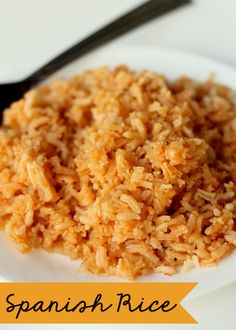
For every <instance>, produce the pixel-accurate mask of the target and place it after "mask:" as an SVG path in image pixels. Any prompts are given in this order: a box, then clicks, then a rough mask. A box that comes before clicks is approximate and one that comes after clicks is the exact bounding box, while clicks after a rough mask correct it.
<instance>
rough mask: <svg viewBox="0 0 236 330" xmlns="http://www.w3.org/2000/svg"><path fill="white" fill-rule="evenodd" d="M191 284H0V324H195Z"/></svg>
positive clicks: (192, 285)
mask: <svg viewBox="0 0 236 330" xmlns="http://www.w3.org/2000/svg"><path fill="white" fill-rule="evenodd" d="M195 286H196V283H137V282H136V283H127V282H126V283H88V282H86V283H81V282H80V283H0V323H197V322H196V320H194V318H193V317H192V316H191V315H190V314H189V313H188V312H187V311H186V310H185V309H184V308H183V307H182V306H181V304H180V303H181V300H182V299H183V298H184V297H185V296H186V295H187V294H188V293H189V292H190V291H191V289H193V288H194V287H195Z"/></svg>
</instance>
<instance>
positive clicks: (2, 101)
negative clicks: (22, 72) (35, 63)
mask: <svg viewBox="0 0 236 330" xmlns="http://www.w3.org/2000/svg"><path fill="white" fill-rule="evenodd" d="M190 2H191V0H149V1H147V2H145V3H144V4H142V5H140V6H139V7H137V8H135V9H133V10H131V11H130V12H128V13H127V14H125V15H123V16H121V17H119V18H118V19H116V20H115V21H113V22H112V23H110V24H108V25H106V26H105V27H103V28H102V29H100V30H98V31H97V32H95V33H94V34H92V35H91V36H89V37H88V38H86V39H84V40H82V41H80V42H79V43H77V44H76V45H74V46H73V47H71V48H70V49H68V50H66V51H65V52H64V53H62V54H60V55H59V56H57V57H56V58H55V59H53V60H52V61H50V62H49V63H47V64H46V65H44V66H43V67H42V68H40V69H39V70H37V71H36V72H35V73H33V74H32V75H31V76H29V77H28V78H26V79H24V80H22V81H18V82H13V83H7V84H0V118H1V115H2V111H3V110H4V109H5V108H6V107H8V106H9V105H10V104H11V103H12V102H13V101H16V100H18V99H19V98H21V97H22V95H23V94H24V93H25V92H26V91H27V90H29V89H30V88H31V87H33V86H35V85H36V84H38V83H39V82H40V81H42V80H43V79H46V78H47V77H48V76H49V75H51V74H52V73H54V72H55V71H57V70H58V69H60V68H62V67H63V66H65V65H66V64H68V63H70V62H72V61H73V60H75V59H77V58H79V57H80V56H82V55H84V54H85V53H87V52H89V51H91V50H93V49H94V48H96V47H98V46H100V45H102V44H104V43H106V42H108V41H110V40H112V39H115V38H116V37H118V36H120V35H122V34H123V33H125V32H128V31H130V30H132V29H134V28H135V27H137V26H139V25H141V24H144V23H145V22H148V21H149V20H151V19H153V18H155V17H158V16H161V15H163V14H165V13H167V12H169V11H171V10H173V9H175V8H178V7H180V6H182V5H184V4H187V3H190Z"/></svg>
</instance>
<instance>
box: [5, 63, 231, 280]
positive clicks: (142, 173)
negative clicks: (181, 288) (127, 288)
mask: <svg viewBox="0 0 236 330" xmlns="http://www.w3.org/2000/svg"><path fill="white" fill-rule="evenodd" d="M235 183H236V106H235V103H234V94H233V92H232V91H231V90H230V89H229V88H227V87H225V86H222V85H218V84H215V83H213V82H212V81H207V82H206V83H203V84H201V83H198V82H196V81H193V80H190V79H188V78H180V79H178V80H176V81H175V82H173V83H171V82H169V81H167V80H166V79H165V78H164V77H163V76H161V75H158V74H156V73H153V72H149V71H141V72H133V71H130V70H129V69H128V68H127V67H124V66H120V67H117V68H115V69H112V70H110V69H107V68H101V69H98V70H94V71H86V72H84V73H82V74H80V75H78V76H76V77H74V78H72V79H70V80H57V81H54V82H51V83H50V84H48V85H46V86H42V87H38V88H36V89H35V90H32V91H30V92H28V93H27V94H26V95H25V96H24V97H23V98H22V99H21V100H19V101H18V102H15V103H13V104H12V105H11V106H10V108H9V109H7V110H5V112H4V121H3V126H2V128H1V129H0V221H1V225H2V227H3V228H4V230H5V232H6V234H7V235H8V236H9V237H10V238H11V239H12V240H13V241H15V243H16V244H17V246H18V248H19V249H20V251H22V252H28V251H29V250H30V249H31V248H44V249H46V250H48V251H58V252H60V253H63V254H65V255H68V256H69V257H71V258H72V259H77V258H82V261H83V262H82V265H81V267H80V271H85V270H88V271H90V272H93V273H95V274H100V273H105V274H110V275H116V276H122V277H125V278H129V279H132V278H135V277H136V276H139V275H142V274H147V273H150V272H154V271H156V272H160V273H164V274H169V275H172V274H174V273H176V272H177V271H179V270H180V271H185V270H188V269H190V268H192V267H195V266H197V267H198V266H211V265H215V264H216V263H217V262H218V261H219V260H220V259H221V258H223V257H225V256H226V255H228V254H229V253H230V252H231V251H232V250H233V249H234V248H235V245H236V231H235V207H236V200H235V192H236V187H235ZM179 266H181V267H179Z"/></svg>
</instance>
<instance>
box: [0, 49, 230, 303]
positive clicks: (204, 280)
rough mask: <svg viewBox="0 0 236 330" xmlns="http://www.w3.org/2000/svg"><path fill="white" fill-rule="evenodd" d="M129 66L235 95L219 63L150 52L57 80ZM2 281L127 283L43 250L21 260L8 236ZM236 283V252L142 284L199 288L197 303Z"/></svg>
mask: <svg viewBox="0 0 236 330" xmlns="http://www.w3.org/2000/svg"><path fill="white" fill-rule="evenodd" d="M117 64H127V65H129V66H130V67H131V68H133V69H145V68H146V69H150V70H155V71H157V72H160V73H163V74H165V75H166V76H167V77H168V78H169V79H175V78H177V77H179V76H181V75H187V76H190V77H192V78H194V79H199V80H205V79H207V77H208V76H209V74H210V73H213V72H214V73H215V74H216V80H217V81H219V82H221V83H225V84H228V85H229V86H231V87H232V88H233V89H235V90H236V71H235V70H234V69H232V68H230V67H228V66H225V65H223V64H220V63H218V62H215V61H212V60H209V59H205V58H202V57H199V56H196V55H189V54H183V53H181V52H177V51H173V50H163V49H159V48H158V49H157V48H146V47H132V48H131V47H125V48H124V47H119V48H114V47H104V48H102V49H100V50H98V51H96V52H93V53H92V54H90V55H88V56H86V57H83V58H82V59H80V60H79V61H77V62H74V63H73V64H71V65H69V66H68V67H66V68H64V69H63V70H61V71H60V72H59V73H57V76H61V77H70V76H72V75H74V74H76V73H77V72H80V71H82V70H85V69H88V68H95V67H98V66H101V65H109V66H114V65H117ZM0 264H1V271H0V280H1V281H75V282H78V281H79V282H80V281H81V282H82V281H92V282H104V281H105V282H106V281H109V282H111V281H123V280H121V279H119V278H114V277H105V276H103V277H101V276H95V275H91V274H78V273H77V269H78V266H79V261H71V260H69V258H67V257H65V256H62V255H58V254H50V253H47V252H45V251H42V250H37V251H32V252H31V253H29V254H26V255H22V254H20V253H19V252H18V251H17V249H16V247H15V244H14V243H12V242H10V241H9V240H8V239H7V238H6V237H5V234H4V233H0ZM234 280H236V251H235V252H234V253H233V254H231V255H230V256H229V257H227V258H225V259H224V260H223V261H222V262H220V264H219V265H218V266H217V267H216V268H208V269H194V270H192V271H190V272H188V273H186V274H177V275H174V276H172V277H168V276H164V275H159V274H153V275H149V276H145V277H142V278H139V279H138V280H137V281H144V282H156V281H159V282H172V281H178V282H183V281H188V282H198V283H199V284H198V286H197V287H196V288H195V289H194V290H193V291H192V293H191V294H190V295H189V296H188V299H189V297H191V298H193V297H196V296H199V295H202V294H205V293H208V292H210V291H212V290H215V289H217V288H220V287H222V286H224V285H226V284H228V283H230V282H233V281H234Z"/></svg>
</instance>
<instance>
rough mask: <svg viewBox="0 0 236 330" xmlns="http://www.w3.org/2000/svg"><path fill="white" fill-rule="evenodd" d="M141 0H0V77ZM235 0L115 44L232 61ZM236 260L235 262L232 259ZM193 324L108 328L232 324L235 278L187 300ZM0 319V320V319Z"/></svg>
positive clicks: (28, 67) (202, 7)
mask: <svg viewBox="0 0 236 330" xmlns="http://www.w3.org/2000/svg"><path fill="white" fill-rule="evenodd" d="M141 2H142V0H119V1H118V0H86V1H85V0H38V1H36V0H35V1H32V0H20V1H16V0H0V82H5V81H10V80H14V79H20V78H23V77H24V76H27V74H29V73H31V72H32V71H33V70H34V69H36V68H37V67H39V66H40V65H41V64H43V63H45V62H47V61H48V59H50V58H53V57H54V56H55V55H56V54H58V53H60V52H61V51H62V50H64V49H65V48H66V47H69V46H70V45H72V44H73V43H75V42H77V40H78V39H80V38H83V37H84V36H86V35H87V34H89V33H90V32H92V31H94V30H96V29H97V28H98V27H100V26H101V25H104V24H105V23H106V22H108V21H109V20H112V19H113V18H114V17H115V16H117V15H119V14H121V13H123V12H125V11H126V10H127V9H129V8H131V7H133V6H135V5H137V4H138V3H141ZM235 17H236V1H235V0H224V1H223V0H195V1H194V4H193V5H191V6H186V7H184V8H181V9H180V10H177V11H175V12H172V13H171V14H169V15H166V16H164V17H161V18H159V19H157V20H154V21H152V22H151V23H149V24H147V25H145V26H143V27H141V28H139V29H137V30H135V31H133V32H131V33H129V34H128V35H125V36H123V37H121V38H119V39H118V40H116V41H114V44H129V45H132V44H139V45H140V44H142V45H152V46H153V45H154V46H162V47H168V48H174V49H180V50H184V51H189V52H194V53H198V54H201V55H205V56H208V57H211V58H214V59H217V60H220V61H223V62H225V63H228V64H230V65H232V66H235V67H236V18H235ZM235 266H236V265H235ZM184 305H185V307H186V308H187V309H188V310H189V311H190V312H191V313H192V314H193V316H195V318H196V319H197V320H198V321H199V324H198V325H140V326H139V325H122V326H121V325H112V329H114V330H116V329H117V330H118V329H120V328H121V327H122V328H123V329H124V330H125V329H140V330H141V329H156V330H158V329H166V330H168V329H181V330H182V329H186V330H188V329H198V330H200V329H207V330H211V329H214V330H223V329H227V330H233V329H236V316H235V314H234V313H235V305H236V283H235V284H231V285H230V286H227V287H225V288H222V289H220V290H218V291H215V292H213V293H211V294H208V295H206V296H202V297H199V298H197V299H195V300H192V301H189V302H186V303H185V304H184ZM0 322H1V320H0ZM42 327H43V328H44V329H54V330H57V329H87V330H90V329H97V330H99V329H110V328H111V326H110V325H99V326H97V325H70V326H68V325H51V326H50V325H48V326H45V325H34V326H31V325H28V326H25V325H17V326H16V325H0V329H22V330H23V329H26V330H27V329H42Z"/></svg>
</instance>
